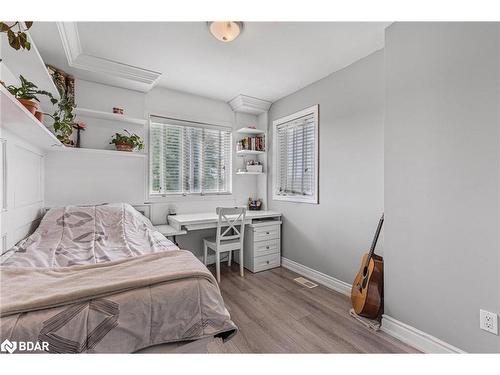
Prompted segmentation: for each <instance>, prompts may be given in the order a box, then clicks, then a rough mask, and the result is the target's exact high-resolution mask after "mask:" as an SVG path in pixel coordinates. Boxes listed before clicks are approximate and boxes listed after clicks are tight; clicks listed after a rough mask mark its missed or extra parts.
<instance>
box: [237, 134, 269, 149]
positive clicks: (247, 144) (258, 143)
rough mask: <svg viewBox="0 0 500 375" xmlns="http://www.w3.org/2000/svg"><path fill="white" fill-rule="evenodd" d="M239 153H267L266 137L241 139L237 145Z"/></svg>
mask: <svg viewBox="0 0 500 375" xmlns="http://www.w3.org/2000/svg"><path fill="white" fill-rule="evenodd" d="M236 150H237V151H243V150H252V151H265V150H266V147H265V141H264V136H262V135H259V136H256V137H244V138H242V139H240V140H239V141H238V143H237V145H236Z"/></svg>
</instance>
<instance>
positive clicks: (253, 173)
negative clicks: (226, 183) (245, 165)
mask: <svg viewBox="0 0 500 375" xmlns="http://www.w3.org/2000/svg"><path fill="white" fill-rule="evenodd" d="M236 174H252V175H258V174H264V172H236Z"/></svg>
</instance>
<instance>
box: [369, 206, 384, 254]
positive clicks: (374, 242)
mask: <svg viewBox="0 0 500 375" xmlns="http://www.w3.org/2000/svg"><path fill="white" fill-rule="evenodd" d="M382 224H384V214H382V217H381V218H380V220H379V221H378V225H377V230H376V231H375V236H374V237H373V241H372V246H371V247H370V252H369V253H368V260H370V259H371V257H372V256H373V253H374V252H375V247H376V246H377V241H378V237H379V235H380V231H381V230H382Z"/></svg>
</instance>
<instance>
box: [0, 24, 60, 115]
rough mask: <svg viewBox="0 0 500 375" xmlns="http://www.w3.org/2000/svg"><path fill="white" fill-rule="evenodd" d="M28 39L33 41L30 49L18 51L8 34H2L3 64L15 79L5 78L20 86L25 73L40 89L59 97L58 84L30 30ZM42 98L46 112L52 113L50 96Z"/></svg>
mask: <svg viewBox="0 0 500 375" xmlns="http://www.w3.org/2000/svg"><path fill="white" fill-rule="evenodd" d="M26 34H28V39H29V41H30V43H31V48H30V50H29V51H28V50H24V49H23V50H18V51H16V50H15V49H14V48H12V47H11V46H10V45H9V42H8V38H7V34H6V33H2V34H1V35H0V39H1V43H0V50H1V51H2V64H5V67H6V68H7V70H8V71H9V72H10V73H12V75H13V78H14V79H15V81H11V80H10V79H5V78H3V80H4V81H5V83H6V84H7V85H15V86H19V85H20V84H21V82H20V81H19V75H21V74H22V75H23V77H24V78H26V79H27V80H28V81H30V82H33V83H34V84H35V85H37V86H38V89H39V90H45V91H48V92H50V93H51V94H52V95H53V96H54V97H55V98H56V99H59V97H60V96H59V92H58V91H57V88H56V85H55V84H54V82H53V81H52V78H51V77H50V75H49V72H48V71H47V67H46V66H45V63H44V62H43V60H42V57H41V56H40V53H39V52H38V49H37V48H36V45H35V43H34V42H33V39H32V38H31V35H29V32H26ZM38 99H40V106H41V107H42V109H43V110H44V111H45V112H49V113H52V112H53V108H54V106H53V105H52V103H51V102H50V100H49V98H48V97H47V96H45V95H38Z"/></svg>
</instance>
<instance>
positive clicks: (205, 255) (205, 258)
mask: <svg viewBox="0 0 500 375" xmlns="http://www.w3.org/2000/svg"><path fill="white" fill-rule="evenodd" d="M207 252H208V249H207V243H206V242H205V241H203V264H204V265H205V266H206V265H207Z"/></svg>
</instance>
